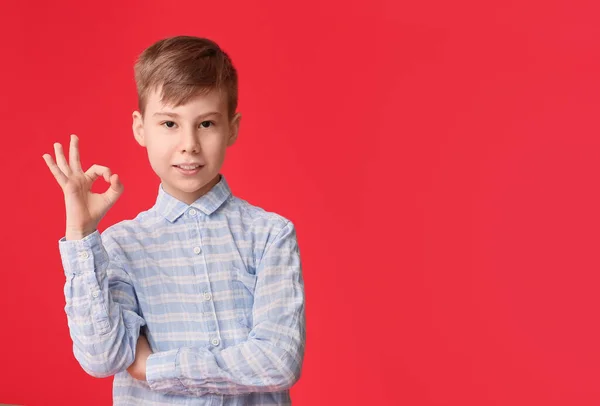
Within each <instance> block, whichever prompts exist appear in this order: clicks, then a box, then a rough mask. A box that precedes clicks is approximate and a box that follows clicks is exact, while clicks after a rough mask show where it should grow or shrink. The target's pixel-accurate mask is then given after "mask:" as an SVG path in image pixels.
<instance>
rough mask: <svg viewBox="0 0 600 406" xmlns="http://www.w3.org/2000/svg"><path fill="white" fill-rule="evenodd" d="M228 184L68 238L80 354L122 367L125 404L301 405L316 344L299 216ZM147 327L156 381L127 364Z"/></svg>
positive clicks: (71, 314)
mask: <svg viewBox="0 0 600 406" xmlns="http://www.w3.org/2000/svg"><path fill="white" fill-rule="evenodd" d="M220 176H221V177H220V181H219V183H218V184H216V185H215V186H214V187H213V188H212V189H211V190H210V191H209V192H208V193H206V194H205V195H203V196H202V197H200V198H199V199H198V200H196V202H194V203H193V204H191V205H187V204H185V203H183V202H182V201H180V200H178V199H176V198H174V197H173V196H171V195H169V194H168V193H167V192H165V190H164V189H163V187H162V185H160V186H159V188H158V197H157V200H156V204H155V205H154V206H153V207H152V208H150V209H149V210H147V211H143V212H141V213H140V214H138V215H137V216H136V217H135V218H134V219H132V220H124V221H121V222H119V223H117V224H114V225H112V226H110V227H108V228H107V229H106V230H105V231H104V232H103V233H102V234H100V233H99V232H98V231H95V232H94V233H92V234H90V235H88V236H86V237H85V238H83V239H81V240H70V241H66V240H65V238H64V237H63V238H61V239H60V240H59V243H58V244H59V249H60V254H61V259H62V265H63V268H64V271H65V275H66V282H65V287H64V294H65V299H66V306H65V312H66V314H67V319H68V324H69V331H70V335H71V338H72V340H73V353H74V355H75V358H76V359H77V361H78V362H79V363H80V365H81V366H82V368H83V369H84V370H85V371H86V372H87V373H88V374H90V375H92V376H95V377H108V376H112V375H114V376H115V378H114V382H113V399H114V404H115V405H145V406H148V405H167V404H168V405H240V406H241V405H290V404H291V399H290V393H289V389H290V387H291V386H292V385H293V384H294V383H295V382H296V381H297V380H298V379H299V377H300V371H301V368H302V362H303V358H304V349H305V339H306V330H305V312H304V304H305V302H304V300H305V297H304V282H303V277H302V266H301V261H300V251H299V248H298V243H297V239H296V231H295V228H294V225H293V223H292V222H291V221H289V220H288V219H286V218H284V217H283V216H281V215H279V214H276V213H274V212H267V211H265V210H263V209H261V208H259V207H257V206H253V205H251V204H250V203H248V202H247V201H245V200H243V199H240V198H238V197H235V196H234V195H233V194H232V192H231V190H230V188H229V185H228V184H227V181H226V180H225V176H224V175H223V174H220ZM140 329H141V332H143V333H144V334H145V335H146V337H147V338H148V341H149V343H150V347H151V348H152V351H153V354H152V355H150V357H149V358H148V362H147V366H146V375H147V381H138V380H136V379H134V378H133V377H132V376H131V375H129V373H128V372H127V371H126V369H127V368H128V367H129V366H130V365H131V364H132V363H133V360H134V358H135V349H136V345H137V339H138V336H139V334H140Z"/></svg>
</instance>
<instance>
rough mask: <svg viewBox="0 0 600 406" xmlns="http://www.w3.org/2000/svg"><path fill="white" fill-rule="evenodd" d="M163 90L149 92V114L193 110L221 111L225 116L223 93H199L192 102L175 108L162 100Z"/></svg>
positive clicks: (147, 107)
mask: <svg viewBox="0 0 600 406" xmlns="http://www.w3.org/2000/svg"><path fill="white" fill-rule="evenodd" d="M161 96H162V89H160V88H158V89H154V90H152V91H150V92H149V94H148V99H147V104H146V109H147V111H148V112H149V113H151V114H153V113H155V112H162V111H164V112H175V111H183V110H187V109H192V110H194V111H204V110H206V111H208V110H211V111H214V110H216V111H221V112H222V113H223V114H224V110H225V109H226V108H227V106H226V103H225V100H224V98H223V97H222V93H221V92H218V91H215V90H211V91H210V92H208V93H206V92H203V93H198V94H196V95H195V96H194V97H192V98H191V99H190V100H188V101H186V102H185V103H183V104H180V105H179V106H177V107H175V106H174V105H173V104H171V103H166V102H163V101H162V100H161Z"/></svg>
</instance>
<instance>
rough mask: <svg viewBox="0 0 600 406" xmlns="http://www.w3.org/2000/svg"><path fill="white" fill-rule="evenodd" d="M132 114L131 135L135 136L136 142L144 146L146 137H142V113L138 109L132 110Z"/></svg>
mask: <svg viewBox="0 0 600 406" xmlns="http://www.w3.org/2000/svg"><path fill="white" fill-rule="evenodd" d="M132 116H133V124H132V129H133V136H134V137H135V140H136V141H137V142H138V144H140V145H141V146H142V147H145V146H146V139H145V138H144V120H143V119H142V115H141V113H140V112H139V111H134V112H133V115H132Z"/></svg>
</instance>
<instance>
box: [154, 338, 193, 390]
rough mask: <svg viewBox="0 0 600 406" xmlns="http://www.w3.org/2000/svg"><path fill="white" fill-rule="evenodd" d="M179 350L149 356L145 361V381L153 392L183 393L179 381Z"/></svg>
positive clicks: (183, 387)
mask: <svg viewBox="0 0 600 406" xmlns="http://www.w3.org/2000/svg"><path fill="white" fill-rule="evenodd" d="M179 350H180V349H179V348H176V349H174V350H169V351H161V352H155V353H152V354H150V356H149V357H148V359H147V360H146V381H147V382H148V386H150V389H152V390H155V391H165V392H170V391H175V392H185V391H186V390H187V388H186V387H185V386H183V384H182V383H181V381H180V380H179V378H178V376H179V372H180V371H179Z"/></svg>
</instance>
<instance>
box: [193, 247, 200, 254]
mask: <svg viewBox="0 0 600 406" xmlns="http://www.w3.org/2000/svg"><path fill="white" fill-rule="evenodd" d="M201 251H202V248H200V247H194V254H200V252H201Z"/></svg>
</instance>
